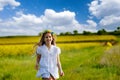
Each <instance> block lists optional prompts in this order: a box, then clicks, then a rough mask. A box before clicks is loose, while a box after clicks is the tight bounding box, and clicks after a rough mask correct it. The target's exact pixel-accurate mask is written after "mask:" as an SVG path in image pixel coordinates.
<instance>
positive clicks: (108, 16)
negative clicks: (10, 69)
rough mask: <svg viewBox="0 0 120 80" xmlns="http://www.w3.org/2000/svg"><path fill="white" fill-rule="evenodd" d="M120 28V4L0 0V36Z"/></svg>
mask: <svg viewBox="0 0 120 80" xmlns="http://www.w3.org/2000/svg"><path fill="white" fill-rule="evenodd" d="M118 26H120V0H76V1H75V0H50V1H49V0H0V36H11V35H38V33H39V32H42V31H44V30H46V29H50V30H52V31H53V32H55V33H57V34H59V33H61V32H67V31H69V32H73V30H78V31H79V32H80V33H82V32H83V31H91V32H97V31H98V30H100V29H105V30H107V31H113V30H115V29H116V28H117V27H118Z"/></svg>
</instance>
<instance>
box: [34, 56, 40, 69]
mask: <svg viewBox="0 0 120 80" xmlns="http://www.w3.org/2000/svg"><path fill="white" fill-rule="evenodd" d="M40 59H41V55H39V54H37V58H36V65H35V68H36V70H38V68H39V61H40Z"/></svg>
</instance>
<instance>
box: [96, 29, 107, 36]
mask: <svg viewBox="0 0 120 80" xmlns="http://www.w3.org/2000/svg"><path fill="white" fill-rule="evenodd" d="M97 34H98V35H103V34H107V31H106V30H105V29H102V30H99V31H98V32H97Z"/></svg>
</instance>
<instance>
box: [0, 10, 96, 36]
mask: <svg viewBox="0 0 120 80" xmlns="http://www.w3.org/2000/svg"><path fill="white" fill-rule="evenodd" d="M75 16H76V15H75V13H74V12H70V11H63V12H55V11H54V10H52V9H46V10H45V12H44V14H43V15H41V16H35V15H34V14H24V13H23V12H22V11H20V12H17V13H16V16H14V17H12V18H11V19H9V20H7V21H3V20H1V22H0V28H1V29H0V36H6V35H37V34H38V33H39V32H42V31H43V30H46V29H51V30H53V31H54V32H55V33H60V32H66V31H70V32H72V31H73V30H78V31H79V32H82V31H83V30H85V29H87V30H91V31H94V30H95V29H96V25H97V24H96V23H95V22H94V21H92V20H88V21H87V24H86V25H85V24H80V23H79V22H78V21H77V20H76V19H75ZM93 28H94V29H93Z"/></svg>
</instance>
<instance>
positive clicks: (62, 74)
mask: <svg viewBox="0 0 120 80" xmlns="http://www.w3.org/2000/svg"><path fill="white" fill-rule="evenodd" d="M57 66H58V69H59V72H60V76H64V72H63V70H62V66H61V62H60V57H59V55H58V56H57Z"/></svg>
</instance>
